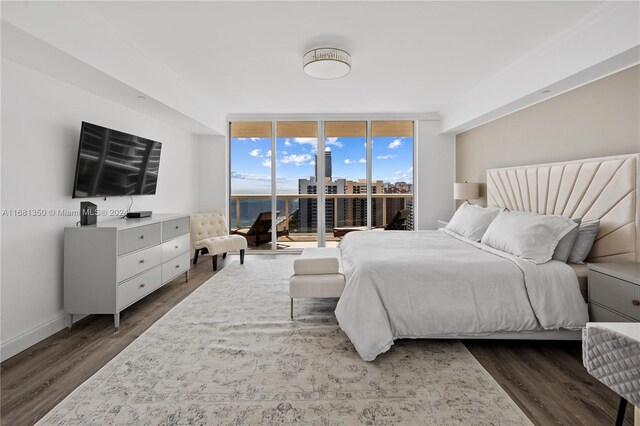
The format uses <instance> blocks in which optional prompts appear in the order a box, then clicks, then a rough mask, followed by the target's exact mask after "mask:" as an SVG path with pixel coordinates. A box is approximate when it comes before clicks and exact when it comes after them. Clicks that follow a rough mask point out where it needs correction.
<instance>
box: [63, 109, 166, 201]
mask: <svg viewBox="0 0 640 426" xmlns="http://www.w3.org/2000/svg"><path fill="white" fill-rule="evenodd" d="M161 149H162V143H160V142H156V141H152V140H149V139H145V138H142V137H140V136H134V135H130V134H128V133H124V132H119V131H117V130H113V129H108V128H106V127H101V126H97V125H95V124H91V123H86V122H84V121H83V122H82V130H81V131H80V147H79V148H78V161H77V163H76V176H75V180H74V184H73V198H89V197H109V196H121V195H147V194H155V193H156V185H157V183H158V170H159V169H160V150H161Z"/></svg>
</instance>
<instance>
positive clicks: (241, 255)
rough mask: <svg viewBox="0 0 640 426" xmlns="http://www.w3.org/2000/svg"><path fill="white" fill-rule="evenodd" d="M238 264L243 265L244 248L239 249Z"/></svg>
mask: <svg viewBox="0 0 640 426" xmlns="http://www.w3.org/2000/svg"><path fill="white" fill-rule="evenodd" d="M240 264H241V265H244V249H242V250H240Z"/></svg>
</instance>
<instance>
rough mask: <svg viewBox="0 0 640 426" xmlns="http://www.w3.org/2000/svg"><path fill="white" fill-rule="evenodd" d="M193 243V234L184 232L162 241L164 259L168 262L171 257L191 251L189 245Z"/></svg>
mask: <svg viewBox="0 0 640 426" xmlns="http://www.w3.org/2000/svg"><path fill="white" fill-rule="evenodd" d="M190 244H191V235H189V234H184V235H182V236H180V237H178V238H174V239H173V240H170V241H167V242H164V243H162V261H163V262H166V261H167V260H169V259H173V258H174V257H176V256H178V255H179V254H182V253H184V252H187V251H189V245H190Z"/></svg>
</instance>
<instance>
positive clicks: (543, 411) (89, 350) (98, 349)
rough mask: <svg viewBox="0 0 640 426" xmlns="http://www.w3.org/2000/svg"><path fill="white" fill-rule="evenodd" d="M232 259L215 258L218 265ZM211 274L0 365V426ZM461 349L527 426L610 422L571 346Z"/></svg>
mask: <svg viewBox="0 0 640 426" xmlns="http://www.w3.org/2000/svg"><path fill="white" fill-rule="evenodd" d="M256 256H257V255H256ZM252 257H253V256H247V261H251V260H252V259H251V258H252ZM265 258H266V256H265V255H262V256H260V259H265ZM234 259H237V257H234V256H229V257H228V258H227V259H226V260H225V261H221V260H219V267H223V266H224V264H225V263H229V262H230V261H231V260H234ZM213 274H214V273H213V272H212V270H211V261H210V259H209V258H208V257H205V258H203V259H202V260H201V261H200V262H198V265H197V266H195V267H193V268H192V269H191V277H190V279H189V282H186V283H185V281H184V276H181V277H179V278H177V279H175V280H174V281H172V282H170V283H168V284H167V285H165V286H164V287H162V288H161V289H159V290H158V291H156V292H155V293H154V295H153V296H152V297H147V298H145V299H143V300H141V301H140V302H138V303H136V304H135V305H133V306H131V307H130V308H128V309H126V310H125V311H123V313H122V315H121V323H120V330H119V331H114V329H113V318H112V316H111V315H93V316H89V317H87V318H85V319H83V320H82V321H80V322H78V323H76V324H75V325H74V329H73V330H72V331H71V332H69V331H67V330H62V331H60V332H59V333H56V334H55V335H53V336H51V337H49V338H48V339H46V340H43V341H42V342H40V343H38V344H37V345H35V346H33V347H31V348H29V349H27V350H25V351H23V352H21V353H19V354H18V355H16V356H14V357H12V358H10V359H8V360H6V361H5V362H3V363H2V364H0V370H1V372H0V382H1V390H2V394H1V397H0V424H2V425H7V426H8V425H11V426H14V425H20V426H22V425H31V424H34V423H35V422H37V421H38V420H39V419H40V418H42V416H44V415H45V414H46V413H47V412H48V411H49V410H51V409H52V408H53V407H55V405H56V404H57V403H59V402H60V401H62V400H63V399H64V398H65V397H66V396H67V395H68V394H69V393H71V392H72V391H73V390H74V389H75V388H76V387H77V386H79V385H80V384H81V383H82V382H84V381H85V380H87V379H88V378H89V377H91V376H92V375H93V374H94V373H95V372H97V371H98V370H99V369H100V368H101V367H102V366H104V365H105V364H106V363H107V362H109V360H111V359H112V358H113V357H115V356H116V355H117V354H118V353H119V352H120V351H122V350H123V349H124V348H125V347H126V346H127V345H129V344H130V343H131V342H132V341H134V340H135V339H136V338H137V337H138V336H140V335H141V334H142V333H143V332H144V331H145V330H146V329H147V328H149V327H150V326H151V325H152V324H153V323H154V322H156V321H157V320H158V319H160V318H161V317H162V316H163V315H164V314H165V313H167V312H168V311H169V310H170V309H171V308H172V307H173V306H175V305H176V304H178V303H179V302H180V301H181V300H183V299H184V298H185V297H187V296H188V295H189V294H191V292H193V291H194V290H195V289H196V288H198V287H199V286H200V285H201V284H202V283H204V282H205V281H206V280H207V279H208V278H210V277H211V276H212V275H213ZM465 345H466V346H467V348H469V350H470V351H471V353H472V354H473V355H474V356H475V357H476V358H477V359H478V360H479V361H480V363H481V364H482V365H483V366H484V368H485V369H486V370H487V371H488V372H489V373H490V374H491V375H492V376H493V377H494V378H495V380H496V381H497V382H498V383H499V384H500V385H501V386H502V387H503V388H504V389H505V391H506V392H507V393H508V394H509V396H510V397H511V398H512V399H513V400H514V401H515V402H516V403H517V404H518V406H519V407H520V408H521V409H522V410H523V411H524V413H525V414H526V415H527V416H528V417H529V418H530V419H531V421H532V422H533V423H534V424H537V425H545V426H546V425H580V424H584V425H613V424H615V416H616V412H617V407H618V397H617V395H615V394H614V393H613V392H612V391H611V390H609V389H608V388H607V387H606V386H604V385H602V384H601V383H599V382H598V381H597V380H595V379H593V378H592V377H591V376H589V374H587V372H586V371H585V369H584V368H583V367H582V361H581V347H580V343H579V342H527V341H510V342H497V341H492V342H487V341H467V342H465ZM632 412H633V407H632V406H629V408H628V409H627V416H626V419H625V420H626V421H625V425H629V426H631V425H632V419H633V414H632Z"/></svg>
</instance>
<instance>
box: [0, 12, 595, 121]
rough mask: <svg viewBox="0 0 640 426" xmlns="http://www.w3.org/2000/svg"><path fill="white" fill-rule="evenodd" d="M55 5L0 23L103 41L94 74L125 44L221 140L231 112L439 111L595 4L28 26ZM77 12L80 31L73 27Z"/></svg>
mask: <svg viewBox="0 0 640 426" xmlns="http://www.w3.org/2000/svg"><path fill="white" fill-rule="evenodd" d="M55 3H56V2H54V4H53V5H51V4H50V5H47V6H46V7H45V6H44V5H40V4H37V5H35V4H28V6H26V7H25V6H24V5H23V6H22V7H21V6H20V5H6V4H3V19H7V20H8V21H9V22H11V23H12V24H14V25H16V26H17V27H19V28H22V29H23V30H25V31H27V32H29V33H31V34H33V35H35V36H36V37H39V38H41V39H43V40H45V41H47V42H49V43H52V44H54V45H55V46H56V47H57V48H60V49H62V50H64V51H66V52H67V53H69V54H71V55H73V56H74V58H77V59H83V55H84V58H87V59H86V61H87V62H89V58H90V54H89V53H88V49H89V48H91V46H90V45H87V46H72V45H71V43H73V41H72V37H69V35H70V34H72V35H75V36H76V37H75V38H76V39H77V38H78V37H77V35H78V34H82V33H81V32H82V31H85V32H86V31H92V32H93V31H95V32H96V33H97V32H98V31H100V32H103V33H104V34H108V35H109V38H110V42H111V43H113V46H114V48H113V49H109V50H106V51H105V49H104V48H103V51H102V52H101V54H102V57H101V58H96V59H95V61H96V64H98V62H99V61H101V62H99V64H98V68H99V69H100V70H101V71H102V72H105V73H107V74H109V75H110V76H113V77H116V78H118V75H120V76H124V75H125V74H124V73H125V72H129V73H130V74H133V72H132V71H131V70H123V69H121V68H122V67H121V66H120V67H118V68H115V67H114V68H110V66H109V64H108V63H107V61H108V60H109V55H113V58H112V59H113V61H114V63H115V62H116V61H120V62H122V59H121V58H118V57H117V55H119V54H120V53H118V49H121V48H122V46H125V47H126V48H127V49H129V50H130V51H131V52H135V53H136V54H137V58H138V59H139V60H141V61H142V60H144V61H145V64H144V65H145V66H147V67H153V69H155V70H156V71H157V70H162V73H161V74H162V76H163V77H164V78H165V87H167V86H168V85H170V86H171V87H181V88H182V90H181V91H182V93H183V94H184V96H183V99H182V101H183V102H184V101H185V99H187V98H188V97H189V96H192V97H193V102H191V103H192V104H193V105H195V103H196V102H197V103H198V108H199V112H198V113H199V115H198V116H197V117H196V114H195V113H194V114H189V113H188V111H187V112H185V111H186V110H187V109H188V107H186V106H185V107H184V108H180V107H179V106H178V105H177V104H178V103H179V100H180V99H179V96H180V94H179V93H174V94H172V96H173V97H174V98H175V100H174V101H173V103H174V104H175V105H171V107H172V108H175V109H176V110H178V111H180V112H181V113H183V114H186V115H192V116H194V119H196V120H199V122H201V123H204V122H206V123H205V124H206V125H207V127H209V128H213V130H216V131H220V132H224V128H223V126H222V123H224V120H225V119H226V117H227V116H228V115H237V114H252V115H253V114H321V113H331V114H343V113H345V114H366V113H381V114H384V113H430V112H442V111H447V110H450V109H451V108H452V106H455V105H456V103H460V102H461V101H464V100H465V97H468V95H469V93H473V92H474V90H476V88H478V87H481V86H482V85H483V84H485V83H486V82H487V81H490V80H491V79H495V78H496V76H499V75H501V74H502V73H504V72H505V70H509V69H510V68H511V67H513V64H517V63H519V62H522V61H523V60H525V59H527V57H528V55H530V53H531V52H534V51H536V49H538V50H539V49H540V47H541V46H546V45H549V43H553V42H554V41H555V40H558V39H562V38H563V37H564V36H565V35H566V33H567V32H568V31H570V30H571V29H573V28H577V27H579V26H580V25H582V24H583V23H584V22H585V21H589V20H591V21H593V16H594V15H597V14H598V13H599V8H600V9H601V8H602V7H603V3H604V2H599V1H586V2H581V1H568V2H562V1H547V2H523V1H512V2H396V1H387V2H360V1H358V2H326V1H317V2H270V1H263V2H189V1H180V2H178V1H174V2H171V1H168V2H144V1H141V2H82V3H81V4H77V3H76V4H74V5H72V6H69V5H65V4H62V3H58V6H57V7H58V8H67V9H66V11H67V12H68V10H69V9H68V8H69V7H71V8H74V9H73V12H74V13H61V14H60V16H59V19H60V20H61V21H60V22H55V23H54V22H52V21H54V20H50V21H49V23H48V27H49V28H46V29H42V28H37V21H38V19H44V17H45V16H50V14H51V13H54V12H56V10H55V8H56V4H55ZM74 14H75V16H74ZM79 14H81V15H82V16H83V17H85V18H86V19H84V21H85V23H90V24H91V28H90V29H87V28H82V27H81V26H80V25H81V23H78V22H77V21H78V20H77V16H78V15H79ZM31 22H33V24H31ZM56 31H57V32H56ZM65 31H66V32H67V33H69V34H66V35H65V34H58V33H59V32H65ZM74 33H75V34H74ZM65 37H66V38H65ZM95 37H96V40H97V36H95ZM81 38H82V37H81ZM89 41H91V37H89V38H88V39H85V40H83V43H84V44H88V43H89ZM76 43H79V42H76ZM97 43H98V41H96V46H98V44H97ZM319 46H335V47H339V48H342V49H346V50H348V51H349V52H350V53H351V55H352V62H353V68H352V72H351V74H349V75H348V76H347V77H345V78H342V79H339V80H328V81H325V80H315V79H312V78H310V77H308V76H306V75H305V74H304V73H303V72H302V56H303V54H304V53H305V51H306V50H307V49H310V48H313V47H319ZM83 48H84V49H85V50H84V51H83V50H82V49H83ZM105 55H106V58H105V57H104V56H105ZM96 64H91V65H92V66H96ZM100 64H101V65H100ZM131 65H132V66H134V65H135V64H131ZM158 73H159V72H157V73H155V74H158ZM154 78H157V76H156V77H154ZM119 79H120V80H123V82H124V83H126V84H127V85H129V86H131V87H133V88H134V89H138V91H139V92H144V93H145V94H146V95H148V96H149V97H153V98H154V99H159V100H160V101H161V102H163V100H162V99H160V98H162V97H161V96H159V95H158V96H155V94H154V93H150V92H152V90H151V88H150V87H143V86H145V85H147V86H148V85H149V84H150V83H149V82H145V81H142V80H139V81H140V83H139V86H140V87H136V86H137V85H136V84H134V83H133V80H134V79H133V77H132V78H131V79H130V80H128V81H124V80H126V78H124V77H122V78H119ZM161 88H162V84H157V87H156V88H154V90H160V89H161ZM169 97H170V96H169V95H167V96H166V99H165V100H166V102H165V103H167V104H169V102H168V101H169Z"/></svg>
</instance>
